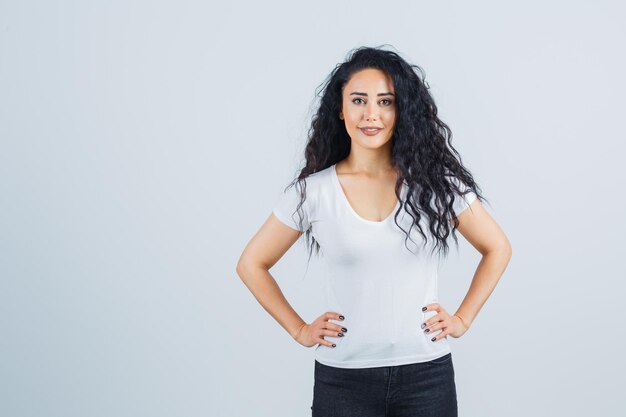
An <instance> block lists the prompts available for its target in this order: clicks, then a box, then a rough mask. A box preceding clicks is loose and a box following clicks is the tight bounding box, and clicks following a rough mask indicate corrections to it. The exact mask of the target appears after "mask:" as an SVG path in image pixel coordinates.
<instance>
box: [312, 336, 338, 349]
mask: <svg viewBox="0 0 626 417" xmlns="http://www.w3.org/2000/svg"><path fill="white" fill-rule="evenodd" d="M317 340H318V343H319V344H320V345H324V346H328V347H329V348H334V347H336V346H337V345H336V344H335V343H332V342H329V341H328V340H326V339H324V338H323V337H321V336H320V337H319V338H318V339H317Z"/></svg>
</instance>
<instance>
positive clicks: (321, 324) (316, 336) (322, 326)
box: [294, 312, 348, 348]
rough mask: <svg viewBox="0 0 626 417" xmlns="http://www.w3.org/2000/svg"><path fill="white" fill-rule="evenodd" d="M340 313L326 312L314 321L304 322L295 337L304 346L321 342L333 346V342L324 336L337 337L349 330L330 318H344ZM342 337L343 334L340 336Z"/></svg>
mask: <svg viewBox="0 0 626 417" xmlns="http://www.w3.org/2000/svg"><path fill="white" fill-rule="evenodd" d="M341 317H342V316H340V315H339V313H333V312H326V313H324V314H322V315H321V316H319V317H318V318H317V319H315V321H313V323H311V324H307V323H304V324H303V325H302V327H300V330H299V331H298V334H297V335H296V337H295V338H294V339H296V341H297V342H298V343H300V344H301V345H302V346H306V347H311V346H314V345H316V344H317V343H319V344H320V345H324V346H328V347H329V348H332V347H333V344H332V342H329V341H327V340H326V339H324V336H332V337H337V336H339V334H340V333H341V334H343V333H345V332H347V331H348V329H346V328H345V327H342V326H341V325H340V324H335V323H331V322H330V321H328V320H339V321H341V320H343V318H341ZM340 337H341V336H340Z"/></svg>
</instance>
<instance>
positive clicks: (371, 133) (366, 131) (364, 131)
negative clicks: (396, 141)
mask: <svg viewBox="0 0 626 417" xmlns="http://www.w3.org/2000/svg"><path fill="white" fill-rule="evenodd" d="M360 129H361V132H363V133H365V134H366V135H368V136H373V135H376V134H377V133H378V132H380V131H381V130H382V129H365V128H360Z"/></svg>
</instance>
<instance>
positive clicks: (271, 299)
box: [236, 214, 306, 339]
mask: <svg viewBox="0 0 626 417" xmlns="http://www.w3.org/2000/svg"><path fill="white" fill-rule="evenodd" d="M301 234H302V232H300V231H298V230H295V229H292V228H290V227H287V226H286V225H284V224H282V223H281V222H280V221H279V220H278V219H277V218H276V217H275V216H274V214H270V216H269V217H268V219H267V220H266V221H265V223H264V224H263V225H262V226H261V228H260V229H259V231H258V232H257V233H256V234H255V235H254V236H253V237H252V239H251V240H250V242H248V245H247V246H246V248H245V249H244V251H243V253H242V254H241V257H240V258H239V262H238V263H237V268H236V271H237V275H239V277H240V278H241V280H242V281H243V283H244V284H245V285H246V287H248V289H249V290H250V292H252V294H253V295H254V297H255V298H256V299H257V301H258V302H259V303H260V304H261V306H262V307H263V308H264V309H265V311H267V312H268V313H269V314H270V315H271V316H272V317H273V318H274V319H275V320H276V321H277V322H278V323H279V324H280V325H281V326H282V327H283V328H284V329H285V330H286V331H287V332H288V333H289V334H290V335H291V337H293V338H294V339H295V338H296V336H297V335H298V332H299V331H300V329H301V328H302V326H303V325H305V324H306V322H305V321H304V320H303V319H302V318H301V317H300V316H299V315H298V313H296V312H295V310H294V309H293V308H292V307H291V305H290V304H289V302H288V301H287V299H286V298H285V296H284V295H283V292H282V291H281V290H280V287H279V286H278V284H277V283H276V280H275V279H274V277H272V275H271V274H270V273H269V269H270V268H271V267H272V266H274V264H275V263H276V262H278V260H279V259H280V258H282V256H283V255H284V254H285V253H286V252H287V250H288V249H289V248H290V247H291V246H292V245H293V244H294V243H295V242H296V241H297V240H298V238H299V237H300V235H301Z"/></svg>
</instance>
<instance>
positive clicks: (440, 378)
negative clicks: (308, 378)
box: [311, 353, 458, 417]
mask: <svg viewBox="0 0 626 417" xmlns="http://www.w3.org/2000/svg"><path fill="white" fill-rule="evenodd" d="M311 410H312V411H313V414H312V416H313V417H457V415H458V411H457V399H456V385H455V383H454V367H453V364H452V354H451V353H448V354H446V355H444V356H442V357H440V358H437V359H433V360H432V361H428V362H419V363H412V364H407V365H396V366H383V367H375V368H337V367H333V366H328V365H324V364H322V363H320V362H318V361H315V382H314V386H313V405H312V406H311Z"/></svg>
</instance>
